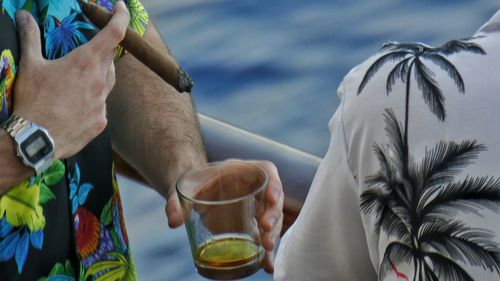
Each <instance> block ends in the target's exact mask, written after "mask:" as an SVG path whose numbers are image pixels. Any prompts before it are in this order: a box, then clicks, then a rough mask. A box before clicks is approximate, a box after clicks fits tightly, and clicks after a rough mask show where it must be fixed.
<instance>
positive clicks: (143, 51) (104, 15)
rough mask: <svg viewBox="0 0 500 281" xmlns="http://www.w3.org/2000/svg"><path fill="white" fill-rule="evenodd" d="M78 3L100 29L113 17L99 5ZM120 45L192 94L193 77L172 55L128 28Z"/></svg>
mask: <svg viewBox="0 0 500 281" xmlns="http://www.w3.org/2000/svg"><path fill="white" fill-rule="evenodd" d="M78 2H79V3H80V6H81V8H82V11H83V13H84V14H85V16H87V18H88V19H89V20H90V21H91V22H92V23H93V24H94V25H95V26H97V27H98V28H100V29H103V28H104V27H105V26H106V24H108V22H109V21H110V20H111V17H112V16H113V14H111V13H109V12H108V11H107V10H105V9H104V8H102V7H100V6H98V5H95V4H92V3H85V2H83V1H81V0H79V1H78ZM120 45H121V46H122V47H123V48H124V49H125V50H127V51H128V52H129V53H130V54H132V55H133V56H134V57H136V58H137V59H138V60H139V61H141V62H142V63H143V64H144V65H146V66H147V67H148V68H149V69H151V70H152V71H154V72H155V73H156V74H158V75H159V76H160V77H161V78H163V80H165V82H167V83H168V84H170V85H172V86H173V87H174V88H175V89H176V90H177V91H179V92H181V93H182V92H191V88H192V87H193V80H192V79H191V77H189V75H188V74H187V73H186V72H184V70H182V68H181V67H180V66H179V65H178V64H177V63H176V62H175V60H174V59H173V58H172V57H171V56H170V55H168V54H166V53H163V52H160V51H158V50H157V49H156V48H155V47H153V46H152V45H151V44H149V43H148V42H147V41H146V40H144V38H142V37H141V36H140V35H139V34H138V33H137V32H135V31H134V30H133V29H131V28H130V27H128V28H127V33H126V34H125V38H124V39H123V41H122V42H121V43H120Z"/></svg>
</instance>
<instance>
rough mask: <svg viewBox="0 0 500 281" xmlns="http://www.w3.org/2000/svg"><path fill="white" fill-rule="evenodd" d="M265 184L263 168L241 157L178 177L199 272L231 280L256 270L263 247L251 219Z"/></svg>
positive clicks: (257, 214) (258, 213) (259, 207)
mask: <svg viewBox="0 0 500 281" xmlns="http://www.w3.org/2000/svg"><path fill="white" fill-rule="evenodd" d="M267 182H268V176H267V174H266V172H265V171H264V170H262V169H261V168H259V167H258V166H256V165H253V164H250V163H247V162H243V161H224V162H216V163H212V164H209V165H208V166H205V167H202V168H198V169H193V170H190V171H188V172H187V173H185V174H184V175H183V176H182V177H181V178H180V179H179V181H178V182H177V185H176V189H177V194H178V196H179V200H180V203H181V206H182V210H183V214H184V222H185V225H186V230H187V235H188V238H189V243H190V246H191V252H192V254H193V259H194V263H195V266H196V269H197V270H198V273H199V274H200V275H202V276H204V277H206V278H210V279H215V280H233V279H239V278H243V277H245V276H249V275H251V274H253V273H255V272H256V271H257V270H259V268H260V264H261V261H262V258H263V257H264V249H263V248H262V246H261V241H260V233H259V225H258V222H257V221H258V219H259V217H260V216H261V215H262V214H263V212H264V210H265V205H266V202H265V201H266V200H265V198H266V196H265V190H266V187H267Z"/></svg>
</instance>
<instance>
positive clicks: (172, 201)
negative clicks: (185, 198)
mask: <svg viewBox="0 0 500 281" xmlns="http://www.w3.org/2000/svg"><path fill="white" fill-rule="evenodd" d="M165 212H166V213H167V219H168V226H170V227H171V228H176V227H179V226H181V225H182V224H183V223H184V216H183V215H182V209H181V204H180V203H179V198H178V197H177V194H176V193H175V192H174V193H172V194H170V196H169V197H168V199H167V206H166V207H165Z"/></svg>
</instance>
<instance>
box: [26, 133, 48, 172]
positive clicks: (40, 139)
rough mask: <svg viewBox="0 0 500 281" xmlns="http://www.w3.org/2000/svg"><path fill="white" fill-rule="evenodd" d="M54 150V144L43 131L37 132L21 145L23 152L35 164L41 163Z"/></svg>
mask: <svg viewBox="0 0 500 281" xmlns="http://www.w3.org/2000/svg"><path fill="white" fill-rule="evenodd" d="M52 150H53V147H52V143H51V142H50V140H49V139H48V138H47V136H46V135H45V133H44V132H42V131H41V130H37V131H35V132H34V133H33V134H31V136H29V137H28V138H27V139H26V140H25V141H24V142H23V143H22V144H21V152H22V153H23V154H24V155H25V156H26V158H27V160H28V161H30V162H31V163H33V164H34V163H37V162H38V161H40V160H41V159H42V158H43V157H45V156H46V155H47V154H49V153H50V152H51V151H52Z"/></svg>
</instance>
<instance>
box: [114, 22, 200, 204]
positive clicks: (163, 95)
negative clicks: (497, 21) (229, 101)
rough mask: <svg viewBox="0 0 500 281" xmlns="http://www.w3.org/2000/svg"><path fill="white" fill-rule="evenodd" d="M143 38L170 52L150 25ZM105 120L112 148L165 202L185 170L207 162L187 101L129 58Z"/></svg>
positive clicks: (121, 62) (119, 71)
mask: <svg viewBox="0 0 500 281" xmlns="http://www.w3.org/2000/svg"><path fill="white" fill-rule="evenodd" d="M144 38H145V39H146V40H147V41H149V43H151V44H152V45H153V46H155V47H156V48H158V49H159V50H162V51H164V52H168V49H167V48H166V47H165V45H164V43H163V42H162V40H161V38H160V35H159V34H158V32H157V30H156V29H155V27H154V25H153V24H152V23H150V24H149V25H148V28H147V30H146V34H145V35H144ZM108 119H109V128H110V130H111V135H112V142H113V147H114V149H115V150H116V151H117V152H118V153H119V154H120V155H121V156H122V157H123V158H124V159H125V160H126V161H127V162H128V163H130V164H131V165H132V166H133V167H134V168H135V169H137V170H138V171H139V173H141V175H142V176H144V177H145V178H146V180H147V181H148V182H149V183H150V184H151V185H152V186H153V187H154V188H155V189H156V190H157V191H158V192H159V193H160V194H161V195H163V196H164V197H165V198H168V196H169V195H170V194H171V192H173V191H174V190H173V186H174V185H175V181H176V180H177V178H178V177H179V176H180V175H181V174H182V173H183V172H184V171H185V170H187V169H189V168H191V167H193V166H199V165H203V164H205V163H206V156H205V152H204V148H203V144H202V140H201V136H200V132H199V125H198V121H197V118H196V114H195V110H194V106H193V103H192V100H191V96H190V95H189V94H185V93H183V94H179V93H178V92H177V91H176V90H175V89H174V88H172V87H171V86H170V85H168V84H167V83H165V82H164V81H163V80H162V79H161V78H160V77H159V76H157V75H156V74H155V73H153V72H152V71H151V70H149V69H148V68H147V67H146V66H144V65H143V64H142V63H141V62H139V61H138V60H137V59H135V58H134V57H133V56H132V55H130V54H126V55H124V56H123V57H122V58H121V59H120V60H119V61H118V62H117V65H116V86H115V89H114V90H113V93H112V94H111V95H110V96H109V98H108Z"/></svg>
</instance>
